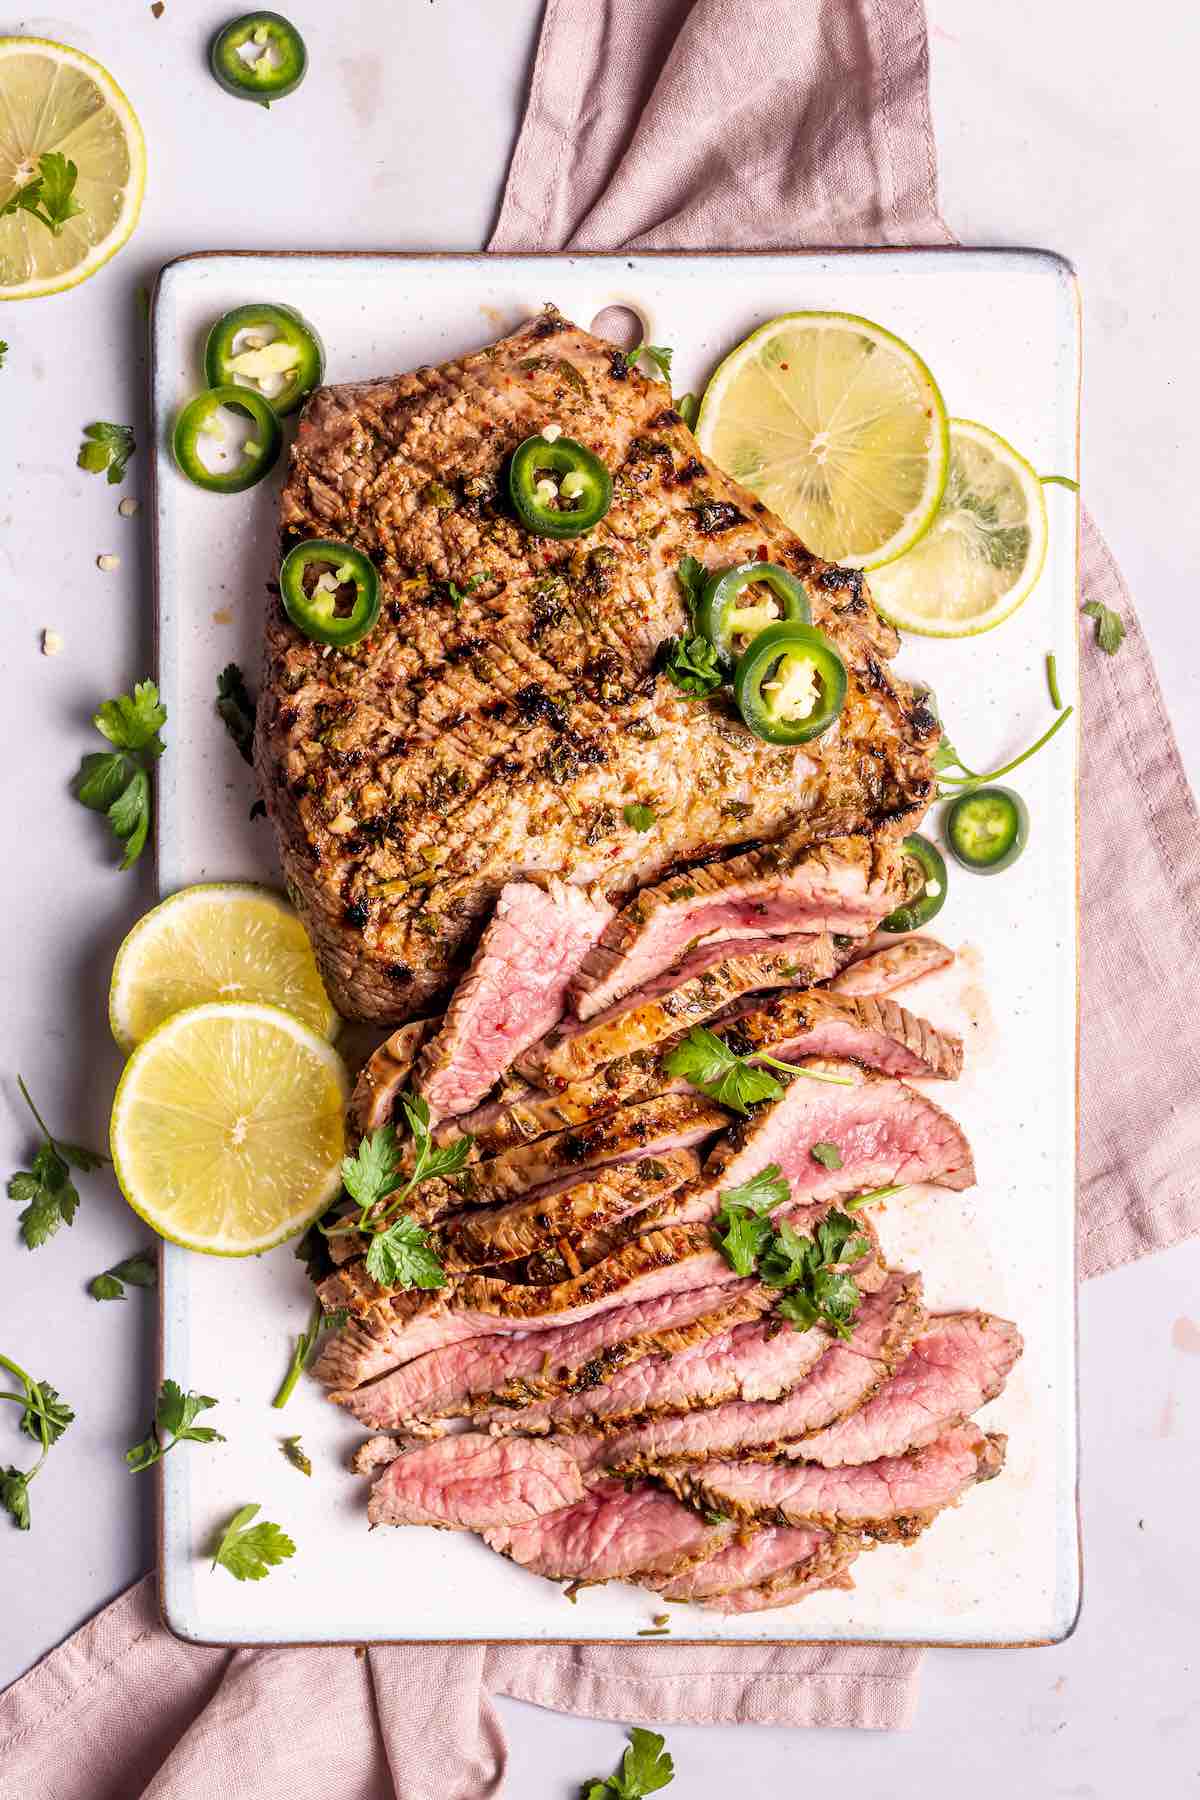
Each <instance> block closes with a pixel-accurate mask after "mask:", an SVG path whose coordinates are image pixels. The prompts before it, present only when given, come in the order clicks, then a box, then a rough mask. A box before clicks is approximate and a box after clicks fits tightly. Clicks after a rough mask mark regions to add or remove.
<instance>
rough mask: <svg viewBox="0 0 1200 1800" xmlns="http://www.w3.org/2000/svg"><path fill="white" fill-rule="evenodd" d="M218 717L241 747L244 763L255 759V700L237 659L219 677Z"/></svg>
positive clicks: (238, 747)
mask: <svg viewBox="0 0 1200 1800" xmlns="http://www.w3.org/2000/svg"><path fill="white" fill-rule="evenodd" d="M217 716H218V717H219V718H220V720H221V722H222V724H223V725H224V727H225V729H226V731H227V732H228V733H229V735H230V737H231V738H232V739H233V741H234V743H235V745H236V746H237V751H238V755H239V756H240V757H241V759H242V761H243V762H248V763H253V761H254V700H253V697H252V695H251V693H250V690H249V689H248V688H247V686H246V678H245V676H244V675H243V674H242V671H241V670H240V669H239V668H238V666H237V664H236V663H234V662H231V663H226V665H225V667H224V668H223V669H222V670H221V673H220V674H219V675H218V676H217Z"/></svg>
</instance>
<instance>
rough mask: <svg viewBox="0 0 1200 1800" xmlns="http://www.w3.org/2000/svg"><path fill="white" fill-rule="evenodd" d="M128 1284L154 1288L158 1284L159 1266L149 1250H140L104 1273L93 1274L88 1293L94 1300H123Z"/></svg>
mask: <svg viewBox="0 0 1200 1800" xmlns="http://www.w3.org/2000/svg"><path fill="white" fill-rule="evenodd" d="M126 1285H128V1286H129V1287H140V1288H152V1287H156V1286H157V1285H158V1266H157V1264H156V1263H155V1260H154V1257H153V1255H152V1254H151V1252H150V1251H149V1250H139V1251H138V1252H137V1253H136V1254H135V1255H134V1256H127V1257H126V1258H125V1260H124V1262H119V1263H114V1264H113V1266H112V1268H111V1269H105V1271H104V1273H103V1275H93V1277H92V1279H91V1280H90V1281H89V1282H88V1293H89V1294H90V1295H91V1296H92V1299H93V1300H123V1299H124V1298H125V1288H126Z"/></svg>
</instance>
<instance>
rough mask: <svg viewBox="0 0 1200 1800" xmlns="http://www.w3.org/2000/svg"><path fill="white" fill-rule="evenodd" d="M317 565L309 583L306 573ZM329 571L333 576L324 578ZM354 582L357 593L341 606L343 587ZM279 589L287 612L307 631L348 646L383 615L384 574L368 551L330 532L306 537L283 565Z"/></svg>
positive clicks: (325, 641) (322, 639)
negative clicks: (335, 538) (332, 536)
mask: <svg viewBox="0 0 1200 1800" xmlns="http://www.w3.org/2000/svg"><path fill="white" fill-rule="evenodd" d="M310 569H313V570H315V573H314V576H313V581H312V584H311V585H310V586H307V587H306V586H305V576H306V575H307V574H308V572H309V570H310ZM326 573H327V574H328V575H329V576H330V577H331V578H332V581H331V582H325V583H323V584H322V576H323V575H324V574H326ZM348 585H352V586H353V589H354V597H353V600H352V601H351V602H350V605H349V607H348V609H347V610H345V611H339V610H338V609H339V606H340V605H341V590H342V588H344V587H346V586H348ZM279 592H280V595H281V596H282V599H283V604H284V607H285V609H286V611H287V616H288V618H289V619H290V620H291V621H292V624H293V625H294V626H295V627H296V628H297V630H298V631H302V632H303V633H304V635H305V637H309V638H313V639H314V640H315V641H316V642H317V643H318V644H336V645H338V646H339V647H340V648H342V649H344V648H345V647H346V645H348V644H357V642H358V640H359V639H360V638H364V637H366V635H367V633H368V632H369V631H370V630H371V628H372V626H373V625H374V624H375V622H376V620H377V619H378V617H379V608H380V604H381V596H380V591H379V575H378V573H377V571H376V568H375V565H374V563H373V562H372V561H371V559H370V557H369V556H364V555H363V553H362V551H361V550H355V549H353V548H352V546H351V545H349V544H337V543H334V542H333V541H332V540H331V539H330V538H306V539H305V540H304V542H303V543H301V544H295V545H293V547H292V548H291V549H290V550H289V551H288V553H287V555H286V556H285V557H284V559H283V562H282V564H281V565H280V570H279Z"/></svg>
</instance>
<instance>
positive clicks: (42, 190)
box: [0, 150, 83, 237]
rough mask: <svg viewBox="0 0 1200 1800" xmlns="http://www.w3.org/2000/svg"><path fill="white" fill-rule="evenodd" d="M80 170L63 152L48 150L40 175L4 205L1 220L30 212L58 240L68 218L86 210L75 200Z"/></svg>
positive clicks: (39, 166)
mask: <svg viewBox="0 0 1200 1800" xmlns="http://www.w3.org/2000/svg"><path fill="white" fill-rule="evenodd" d="M78 179H79V170H78V169H77V168H76V167H75V164H74V163H73V162H71V161H70V160H69V158H67V157H65V156H64V155H63V153H62V151H61V150H47V151H46V153H45V155H44V156H39V158H38V172H37V174H36V175H34V176H32V177H31V178H30V180H28V181H27V182H25V184H24V186H22V187H19V188H18V189H17V191H16V193H15V194H10V196H9V198H8V199H7V200H6V201H5V202H4V205H3V206H0V219H6V218H8V217H9V215H10V214H11V213H18V212H27V213H30V214H31V215H32V217H33V218H35V219H37V220H38V221H39V223H40V224H42V225H44V226H45V227H46V229H47V230H48V231H50V232H53V234H54V236H55V237H57V236H58V235H59V233H60V232H61V231H62V228H63V226H64V225H65V224H66V223H67V221H68V219H73V218H75V216H76V214H78V213H81V212H82V211H83V207H82V205H81V204H80V202H79V201H78V200H76V198H75V191H74V190H75V183H76V181H77V180H78Z"/></svg>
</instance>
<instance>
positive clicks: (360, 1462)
mask: <svg viewBox="0 0 1200 1800" xmlns="http://www.w3.org/2000/svg"><path fill="white" fill-rule="evenodd" d="M407 1449H408V1445H407V1444H406V1443H405V1441H404V1439H403V1438H397V1437H383V1436H380V1437H369V1438H367V1439H366V1441H365V1442H364V1443H361V1444H360V1445H359V1446H358V1449H357V1450H356V1451H355V1452H354V1455H353V1456H352V1457H351V1458H350V1473H351V1474H352V1475H374V1474H375V1473H376V1472H377V1471H378V1470H379V1469H384V1468H386V1467H387V1465H388V1463H390V1462H395V1460H396V1458H397V1457H398V1456H403V1454H404V1452H405V1451H406V1450H407Z"/></svg>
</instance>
